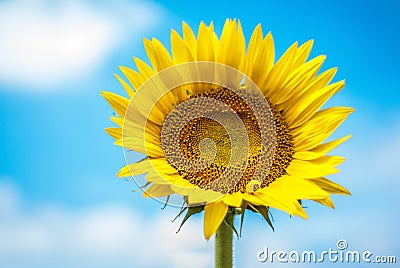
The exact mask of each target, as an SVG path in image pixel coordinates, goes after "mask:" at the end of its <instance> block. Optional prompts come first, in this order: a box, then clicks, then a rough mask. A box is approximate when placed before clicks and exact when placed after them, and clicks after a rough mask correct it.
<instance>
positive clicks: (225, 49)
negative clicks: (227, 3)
mask: <svg viewBox="0 0 400 268" xmlns="http://www.w3.org/2000/svg"><path fill="white" fill-rule="evenodd" d="M245 46H246V45H245V40H244V35H243V32H242V26H241V24H240V21H238V22H236V20H226V21H225V25H224V28H223V29H222V33H221V38H220V42H219V45H218V52H217V58H216V59H217V62H219V63H222V64H226V65H228V66H231V67H233V68H236V69H238V70H242V69H243V62H244V54H245V49H246V47H245ZM199 49H200V48H199Z"/></svg>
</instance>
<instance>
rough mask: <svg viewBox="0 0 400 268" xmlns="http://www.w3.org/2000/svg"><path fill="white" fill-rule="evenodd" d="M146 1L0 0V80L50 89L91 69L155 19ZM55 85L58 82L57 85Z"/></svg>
mask: <svg viewBox="0 0 400 268" xmlns="http://www.w3.org/2000/svg"><path fill="white" fill-rule="evenodd" d="M162 12H163V11H162V9H161V8H160V7H159V6H158V5H156V4H153V3H151V2H128V1H127V0H120V1H113V2H112V4H111V5H105V4H104V3H101V2H100V3H96V1H93V2H84V1H77V0H73V1H71V0H62V1H45V0H39V1H22V0H15V1H5V2H3V1H2V2H1V3H0V38H1V40H0V59H1V60H0V83H3V84H6V85H17V86H19V87H20V88H24V89H25V90H38V89H41V90H50V89H53V90H54V89H55V88H59V86H60V85H62V84H63V83H65V82H66V81H70V80H79V79H81V78H83V77H84V76H86V75H89V74H91V73H92V72H93V71H94V70H95V69H96V68H97V67H98V66H99V65H101V64H102V63H103V61H104V60H105V59H106V57H107V55H108V53H109V52H111V51H112V49H114V48H116V47H117V46H118V45H120V44H121V42H123V41H124V40H126V38H127V37H129V38H130V39H132V38H133V39H134V38H135V36H136V37H137V38H138V39H141V38H139V37H140V33H142V32H143V31H145V30H147V29H149V27H153V26H154V25H155V24H157V23H158V22H159V20H160V16H161V15H162ZM57 86H58V87H57Z"/></svg>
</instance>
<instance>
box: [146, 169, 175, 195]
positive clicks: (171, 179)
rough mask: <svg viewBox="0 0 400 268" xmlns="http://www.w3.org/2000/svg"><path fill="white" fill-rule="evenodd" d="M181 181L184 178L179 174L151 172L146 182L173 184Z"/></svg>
mask: <svg viewBox="0 0 400 268" xmlns="http://www.w3.org/2000/svg"><path fill="white" fill-rule="evenodd" d="M179 179H182V177H181V176H179V174H165V173H160V172H153V171H150V172H149V173H147V175H146V180H148V181H149V182H153V183H156V184H172V183H175V181H176V180H179ZM171 189H172V188H171ZM172 190H173V189H172Z"/></svg>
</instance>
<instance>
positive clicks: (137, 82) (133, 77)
mask: <svg viewBox="0 0 400 268" xmlns="http://www.w3.org/2000/svg"><path fill="white" fill-rule="evenodd" d="M119 69H120V70H121V72H122V73H123V74H124V75H125V77H126V78H127V79H128V81H129V83H131V85H132V86H133V88H134V89H135V90H138V89H139V87H140V86H141V85H142V84H143V82H144V80H143V76H142V75H141V74H139V73H138V72H136V71H134V70H132V69H131V68H129V67H125V66H119ZM135 90H134V91H135ZM128 95H129V97H130V98H132V97H133V95H134V92H129V93H128Z"/></svg>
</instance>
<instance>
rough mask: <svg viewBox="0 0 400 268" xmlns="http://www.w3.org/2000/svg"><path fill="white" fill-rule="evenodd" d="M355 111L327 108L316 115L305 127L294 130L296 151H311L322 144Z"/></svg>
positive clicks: (292, 131)
mask: <svg viewBox="0 0 400 268" xmlns="http://www.w3.org/2000/svg"><path fill="white" fill-rule="evenodd" d="M353 111H354V109H352V108H348V107H332V108H327V109H324V110H322V111H319V112H317V113H316V114H314V115H313V116H312V117H311V119H310V120H308V121H307V122H306V123H304V124H303V125H301V126H299V127H297V128H295V129H292V130H291V134H292V135H293V142H294V146H295V148H296V150H297V151H305V150H310V149H313V148H315V147H316V146H317V145H319V144H321V143H322V142H323V141H324V140H325V139H326V138H328V137H329V136H330V135H331V134H332V133H333V132H334V131H335V130H336V128H338V127H339V125H340V124H341V123H342V122H343V121H344V120H345V119H346V118H347V116H348V115H349V114H350V113H351V112H353Z"/></svg>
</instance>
